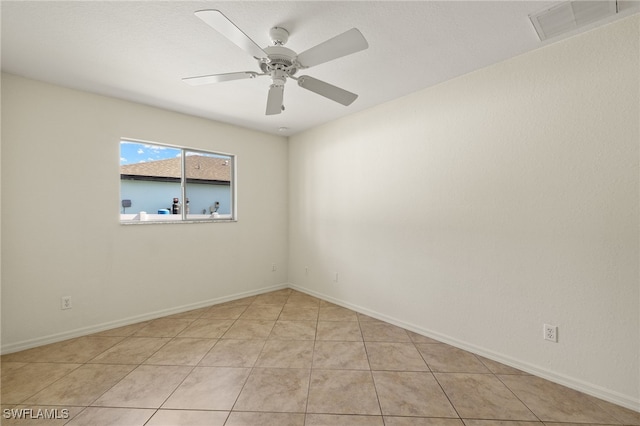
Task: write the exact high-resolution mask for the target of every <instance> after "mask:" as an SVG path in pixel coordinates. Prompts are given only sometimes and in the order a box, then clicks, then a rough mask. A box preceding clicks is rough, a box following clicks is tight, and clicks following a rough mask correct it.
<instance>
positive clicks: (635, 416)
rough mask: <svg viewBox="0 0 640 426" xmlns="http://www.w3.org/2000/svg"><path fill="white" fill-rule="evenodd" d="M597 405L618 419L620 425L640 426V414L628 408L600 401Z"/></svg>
mask: <svg viewBox="0 0 640 426" xmlns="http://www.w3.org/2000/svg"><path fill="white" fill-rule="evenodd" d="M597 404H598V406H599V407H601V408H602V409H603V410H604V411H606V412H607V413H609V414H611V415H612V416H613V417H615V418H616V419H618V420H619V421H620V423H622V424H625V425H634V426H638V425H640V412H638V411H632V410H630V409H628V408H624V407H620V406H619V405H615V404H612V403H610V402H607V401H603V400H598V401H597Z"/></svg>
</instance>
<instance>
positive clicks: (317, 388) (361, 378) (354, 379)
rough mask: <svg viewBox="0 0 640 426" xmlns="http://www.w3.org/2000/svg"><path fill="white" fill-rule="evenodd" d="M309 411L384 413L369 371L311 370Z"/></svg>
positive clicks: (326, 412)
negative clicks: (381, 410) (381, 411)
mask: <svg viewBox="0 0 640 426" xmlns="http://www.w3.org/2000/svg"><path fill="white" fill-rule="evenodd" d="M307 412H308V413H318V414H323V413H324V414H368V415H380V414H381V413H380V406H379V405H378V398H377V396H376V389H375V387H374V385H373V378H372V377H371V372H369V371H355V370H319V369H314V370H312V371H311V384H310V385H309V402H308V405H307Z"/></svg>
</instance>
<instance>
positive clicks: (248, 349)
mask: <svg viewBox="0 0 640 426" xmlns="http://www.w3.org/2000/svg"><path fill="white" fill-rule="evenodd" d="M265 342H266V341H265V340H234V339H223V340H218V342H217V343H216V344H215V346H214V347H213V349H211V350H210V351H209V353H208V354H206V355H205V356H204V358H202V361H200V364H199V365H201V366H210V367H253V365H254V364H255V363H256V360H257V359H258V356H259V355H260V352H261V351H262V348H263V347H264V344H265Z"/></svg>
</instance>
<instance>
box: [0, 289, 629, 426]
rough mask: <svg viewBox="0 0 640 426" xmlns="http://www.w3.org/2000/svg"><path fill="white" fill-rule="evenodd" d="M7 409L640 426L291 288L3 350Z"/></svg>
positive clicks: (207, 417)
mask: <svg viewBox="0 0 640 426" xmlns="http://www.w3.org/2000/svg"><path fill="white" fill-rule="evenodd" d="M2 409H3V415H2V417H0V421H2V424H3V425H12V424H19V425H28V424H35V425H44V424H60V425H62V424H68V425H91V426H95V425H98V426H105V425H123V426H135V425H148V426H155V425H171V426H175V425H185V426H186V425H207V426H215V425H227V426H233V425H251V426H260V425H275V426H288V425H308V426H312V425H313V426H317V425H349V426H350V425H354V426H365V425H394V426H398V425H430V426H440V425H442V426H457V425H459V426H463V425H466V426H489V425H504V426H507V425H509V424H513V425H525V426H527V425H528V426H535V425H536V424H538V425H543V424H545V425H550V426H559V425H558V424H559V423H562V424H563V425H564V426H568V425H570V424H582V425H585V424H593V425H596V424H597V425H621V424H625V425H640V414H639V413H636V412H634V411H631V410H627V409H624V408H621V407H618V406H615V405H613V404H610V403H607V402H604V401H601V400H598V399H596V398H593V397H590V396H587V395H584V394H582V393H579V392H576V391H573V390H570V389H567V388H565V387H562V386H559V385H556V384H553V383H550V382H548V381H546V380H543V379H540V378H537V377H534V376H531V375H528V374H525V373H523V372H521V371H518V370H515V369H513V368H510V367H507V366H505V365H501V364H498V363H496V362H493V361H490V360H488V359H484V358H481V357H478V356H475V355H473V354H471V353H469V352H465V351H463V350H460V349H456V348H454V347H451V346H449V345H446V344H443V343H440V342H437V341H435V340H432V339H429V338H426V337H423V336H420V335H418V334H415V333H412V332H409V331H407V330H404V329H402V328H399V327H396V326H393V325H390V324H387V323H384V322H381V321H378V320H375V319H373V318H370V317H367V316H364V315H361V314H358V313H356V312H354V311H351V310H348V309H345V308H342V307H339V306H336V305H333V304H331V303H328V302H325V301H322V300H319V299H317V298H314V297H311V296H309V295H306V294H303V293H300V292H297V291H293V290H289V289H287V290H279V291H275V292H271V293H267V294H263V295H259V296H254V297H249V298H245V299H241V300H236V301H233V302H228V303H223V304H219V305H215V306H211V307H207V308H202V309H198V310H195V311H191V312H186V313H183V314H177V315H172V316H168V317H164V318H161V319H156V320H153V321H147V322H144V323H140V324H134V325H130V326H127V327H121V328H118V329H114V330H109V331H105V332H102V333H97V334H93V335H91V336H85V337H80V338H77V339H72V340H67V341H65V342H60V343H55V344H52V345H47V346H42V347H38V348H34V349H29V350H26V351H22V352H18V353H13V354H8V355H4V356H2ZM21 409H31V410H32V411H30V412H25V411H20V410H21ZM7 410H9V411H7ZM10 410H17V411H14V413H23V414H24V415H26V416H27V417H29V419H27V420H25V419H22V420H17V419H15V418H6V417H11V415H10V413H12V411H10ZM38 410H48V411H38ZM56 410H57V411H56ZM63 410H64V411H63ZM38 416H40V417H44V416H48V417H56V416H57V417H58V419H50V420H43V419H42V418H40V419H38V418H37V417H38ZM32 417H34V418H33V419H32ZM62 417H67V418H62Z"/></svg>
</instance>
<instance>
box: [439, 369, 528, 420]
mask: <svg viewBox="0 0 640 426" xmlns="http://www.w3.org/2000/svg"><path fill="white" fill-rule="evenodd" d="M434 374H435V377H436V379H437V380H438V382H439V383H440V385H441V386H442V389H444V391H445V393H446V394H447V396H448V397H449V400H450V401H451V403H452V404H453V406H454V407H455V409H456V410H457V411H458V414H459V415H460V417H462V418H465V419H487V420H533V421H536V420H538V418H537V417H536V416H535V415H533V413H532V412H531V411H530V410H529V409H528V408H527V407H526V406H525V405H524V404H523V403H522V402H521V401H520V400H519V399H518V398H516V396H515V395H513V393H512V392H511V391H510V390H509V389H508V388H507V387H506V386H505V385H504V384H503V383H502V382H501V381H500V380H498V379H497V378H496V377H495V376H494V375H492V374H469V373H434Z"/></svg>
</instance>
